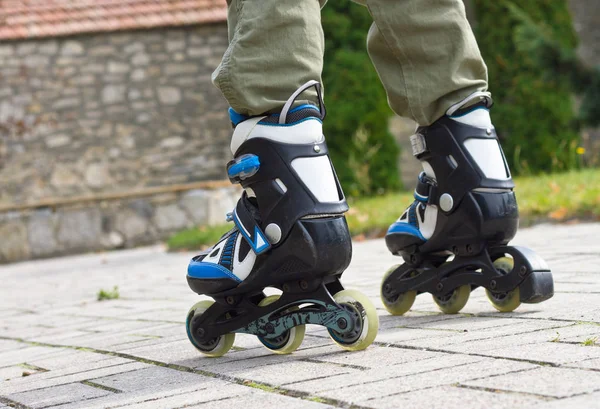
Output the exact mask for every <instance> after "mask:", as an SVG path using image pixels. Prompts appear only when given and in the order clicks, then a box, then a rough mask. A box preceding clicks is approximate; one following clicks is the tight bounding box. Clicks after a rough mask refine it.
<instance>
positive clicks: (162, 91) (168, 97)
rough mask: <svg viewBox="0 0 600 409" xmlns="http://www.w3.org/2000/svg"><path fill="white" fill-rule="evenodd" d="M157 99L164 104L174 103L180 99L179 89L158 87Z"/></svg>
mask: <svg viewBox="0 0 600 409" xmlns="http://www.w3.org/2000/svg"><path fill="white" fill-rule="evenodd" d="M158 100H159V101H160V102H161V103H163V104H165V105H175V104H177V103H179V102H180V101H181V90H180V89H179V88H175V87H159V88H158Z"/></svg>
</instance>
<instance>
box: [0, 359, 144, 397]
mask: <svg viewBox="0 0 600 409" xmlns="http://www.w3.org/2000/svg"><path fill="white" fill-rule="evenodd" d="M148 367H149V365H146V364H143V363H141V362H131V363H126V364H117V365H110V366H106V367H102V368H94V369H89V370H85V369H83V370H82V371H79V372H74V373H65V372H63V371H49V372H43V373H38V374H36V375H35V377H34V376H28V377H25V378H16V379H11V380H10V381H9V382H6V383H5V384H4V385H3V388H2V393H3V394H9V393H21V392H25V391H28V390H34V389H40V388H50V387H54V386H58V385H64V384H70V383H74V382H81V381H86V380H89V379H90V378H95V377H103V376H109V375H114V374H119V373H124V372H129V371H135V370H139V369H144V368H148Z"/></svg>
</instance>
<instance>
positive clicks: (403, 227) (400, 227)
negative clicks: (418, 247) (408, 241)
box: [386, 222, 427, 241]
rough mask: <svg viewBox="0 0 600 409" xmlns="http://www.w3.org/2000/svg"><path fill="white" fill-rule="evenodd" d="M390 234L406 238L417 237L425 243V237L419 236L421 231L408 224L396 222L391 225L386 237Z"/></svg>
mask: <svg viewBox="0 0 600 409" xmlns="http://www.w3.org/2000/svg"><path fill="white" fill-rule="evenodd" d="M391 234H404V235H408V236H414V237H418V238H419V239H421V240H423V241H427V239H426V238H425V237H423V235H422V234H421V231H420V230H419V229H418V228H416V227H415V226H413V225H412V224H409V223H403V222H396V223H393V224H392V225H391V226H390V228H389V229H388V231H387V234H386V236H388V235H391Z"/></svg>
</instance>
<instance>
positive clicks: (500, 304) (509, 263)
mask: <svg viewBox="0 0 600 409" xmlns="http://www.w3.org/2000/svg"><path fill="white" fill-rule="evenodd" d="M514 266H515V262H514V260H513V259H512V258H509V257H500V258H499V259H497V260H495V261H494V268H495V269H496V270H498V271H500V272H501V273H502V274H508V273H510V272H511V271H512V269H513V268H514ZM485 292H486V294H487V297H488V300H489V301H490V304H492V306H493V307H494V308H495V309H497V310H498V311H500V312H511V311H514V310H516V309H517V307H518V306H519V305H521V294H520V293H519V287H517V288H515V289H514V290H512V291H509V292H507V293H496V292H493V291H490V290H488V289H487V288H486V289H485Z"/></svg>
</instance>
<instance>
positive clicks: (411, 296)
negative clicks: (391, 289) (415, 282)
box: [380, 264, 417, 315]
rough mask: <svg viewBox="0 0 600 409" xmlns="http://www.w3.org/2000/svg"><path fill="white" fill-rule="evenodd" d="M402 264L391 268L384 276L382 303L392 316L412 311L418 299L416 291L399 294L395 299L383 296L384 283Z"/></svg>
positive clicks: (382, 281)
mask: <svg viewBox="0 0 600 409" xmlns="http://www.w3.org/2000/svg"><path fill="white" fill-rule="evenodd" d="M398 266H400V264H396V265H394V266H392V267H390V268H389V269H388V270H387V271H386V272H385V274H384V275H383V279H382V280H381V293H380V295H381V302H382V303H383V306H384V307H385V309H386V310H387V311H388V312H389V313H390V314H392V315H403V314H404V313H406V312H408V310H410V307H412V305H413V304H414V302H415V298H417V292H416V291H407V292H405V293H401V294H398V295H396V296H394V297H393V298H387V297H386V296H384V295H383V283H384V282H385V280H386V279H387V278H388V277H389V276H390V274H392V273H393V272H394V270H396V268H398Z"/></svg>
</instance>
